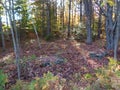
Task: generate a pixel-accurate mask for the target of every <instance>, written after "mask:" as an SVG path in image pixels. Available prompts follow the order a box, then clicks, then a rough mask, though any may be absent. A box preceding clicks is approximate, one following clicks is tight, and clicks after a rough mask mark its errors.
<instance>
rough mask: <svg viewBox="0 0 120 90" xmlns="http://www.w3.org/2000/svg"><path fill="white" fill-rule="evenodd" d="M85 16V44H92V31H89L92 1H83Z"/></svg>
mask: <svg viewBox="0 0 120 90" xmlns="http://www.w3.org/2000/svg"><path fill="white" fill-rule="evenodd" d="M84 5H85V14H86V29H87V40H86V43H87V44H92V29H91V18H92V17H91V15H92V1H91V0H84Z"/></svg>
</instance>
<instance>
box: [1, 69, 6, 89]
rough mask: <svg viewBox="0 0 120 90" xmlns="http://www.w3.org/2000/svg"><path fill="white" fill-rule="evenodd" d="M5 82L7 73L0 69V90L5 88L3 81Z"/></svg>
mask: <svg viewBox="0 0 120 90" xmlns="http://www.w3.org/2000/svg"><path fill="white" fill-rule="evenodd" d="M6 82H7V75H6V74H4V73H3V71H2V70H0V90H5V83H6Z"/></svg>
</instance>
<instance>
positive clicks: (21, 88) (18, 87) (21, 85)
mask: <svg viewBox="0 0 120 90" xmlns="http://www.w3.org/2000/svg"><path fill="white" fill-rule="evenodd" d="M10 90H28V86H27V83H25V82H24V81H22V80H17V82H16V84H15V85H13V86H12V87H11V88H10Z"/></svg>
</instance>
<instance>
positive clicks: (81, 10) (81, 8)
mask: <svg viewBox="0 0 120 90" xmlns="http://www.w3.org/2000/svg"><path fill="white" fill-rule="evenodd" d="M82 2H83V1H82V0H80V22H82V7H83V6H82Z"/></svg>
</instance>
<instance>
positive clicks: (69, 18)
mask: <svg viewBox="0 0 120 90" xmlns="http://www.w3.org/2000/svg"><path fill="white" fill-rule="evenodd" d="M70 20H71V0H69V16H68V35H67V37H68V38H69V37H70Z"/></svg>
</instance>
